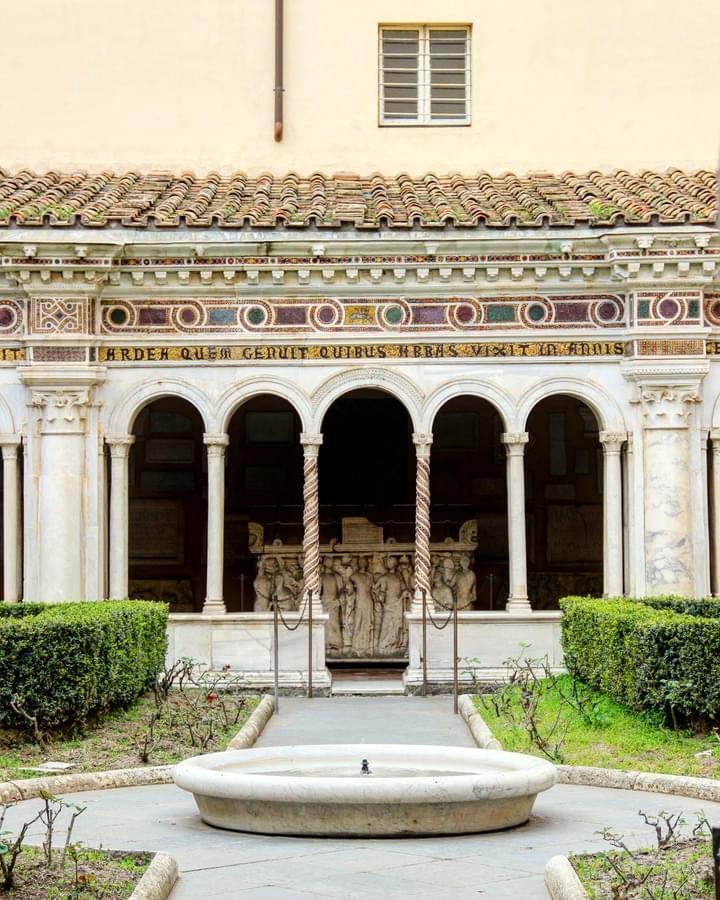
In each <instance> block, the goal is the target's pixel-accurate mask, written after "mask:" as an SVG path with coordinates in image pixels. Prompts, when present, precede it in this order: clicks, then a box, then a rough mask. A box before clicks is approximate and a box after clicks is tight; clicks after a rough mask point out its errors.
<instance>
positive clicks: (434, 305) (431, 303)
mask: <svg viewBox="0 0 720 900" xmlns="http://www.w3.org/2000/svg"><path fill="white" fill-rule="evenodd" d="M625 313H626V303H625V299H624V297H623V296H622V295H618V294H595V295H582V294H578V295H558V296H546V295H535V294H532V295H520V296H494V297H492V298H478V297H454V298H449V299H448V298H445V299H438V298H437V297H412V298H396V297H387V298H383V297H380V298H377V297H373V298H367V299H362V298H356V297H353V298H351V299H340V298H330V299H328V298H318V297H316V298H307V297H303V298H287V299H283V298H273V299H272V300H269V299H267V298H257V299H252V298H245V297H243V298H242V299H241V300H238V299H237V298H234V297H233V298H225V299H222V298H216V297H212V298H192V299H186V298H174V299H162V300H161V299H148V300H144V301H142V300H133V301H127V300H104V301H103V303H102V313H101V321H102V330H103V332H104V333H106V334H146V335H160V334H202V333H221V334H233V333H241V334H242V333H245V334H247V333H258V332H263V333H291V334H292V333H300V332H310V333H312V332H331V333H332V332H335V333H338V332H340V333H348V334H352V333H359V332H363V333H368V332H369V333H375V332H397V331H402V332H405V333H412V332H428V331H429V332H433V331H435V332H437V331H457V332H483V331H498V330H506V329H517V330H531V331H552V330H555V329H560V328H573V329H604V328H617V327H622V326H623V325H624V324H625Z"/></svg>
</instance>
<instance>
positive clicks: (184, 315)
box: [180, 306, 200, 325]
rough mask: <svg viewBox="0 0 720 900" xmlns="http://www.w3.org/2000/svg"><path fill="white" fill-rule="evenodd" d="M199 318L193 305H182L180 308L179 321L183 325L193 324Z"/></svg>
mask: <svg viewBox="0 0 720 900" xmlns="http://www.w3.org/2000/svg"><path fill="white" fill-rule="evenodd" d="M199 318H200V316H199V314H198V311H197V310H196V309H195V307H194V306H183V308H182V309H181V310H180V321H181V322H182V323H183V325H195V324H196V323H197V321H198V319H199Z"/></svg>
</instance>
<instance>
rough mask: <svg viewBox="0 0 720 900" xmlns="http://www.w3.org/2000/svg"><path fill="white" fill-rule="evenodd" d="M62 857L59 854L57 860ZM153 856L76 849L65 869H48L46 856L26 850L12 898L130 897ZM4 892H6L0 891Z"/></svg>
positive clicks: (106, 899) (20, 859)
mask: <svg viewBox="0 0 720 900" xmlns="http://www.w3.org/2000/svg"><path fill="white" fill-rule="evenodd" d="M59 856H60V854H59V853H58V852H57V851H56V857H59ZM150 859H151V855H150V854H149V853H135V852H131V853H123V852H117V851H111V850H90V849H88V848H86V847H81V848H76V849H75V850H74V851H73V853H72V854H71V853H68V854H67V856H66V858H65V861H64V865H63V866H62V867H60V866H59V865H58V864H56V866H54V867H53V868H52V869H49V868H48V867H47V864H46V862H45V857H44V854H43V852H42V851H41V850H40V849H39V848H37V847H27V846H26V847H24V848H23V851H22V853H21V854H20V856H19V857H18V861H17V864H16V866H15V872H14V877H15V887H14V888H13V889H12V890H10V891H9V892H8V897H16V898H18V900H81V898H85V897H88V898H90V897H102V898H104V900H124V898H126V897H129V896H130V895H131V894H132V892H133V890H134V889H135V886H136V884H137V883H138V881H140V879H141V878H142V876H143V873H144V872H145V870H146V869H147V867H148V865H149V864H150ZM0 891H2V888H1V887H0Z"/></svg>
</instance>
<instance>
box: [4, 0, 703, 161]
mask: <svg viewBox="0 0 720 900" xmlns="http://www.w3.org/2000/svg"><path fill="white" fill-rule="evenodd" d="M0 5H1V6H2V62H3V72H4V78H3V83H4V84H3V90H2V96H1V100H0V110H1V113H0V166H3V167H5V168H11V169H14V168H17V167H21V166H30V167H33V168H43V167H55V168H72V167H75V166H80V167H84V168H87V167H89V168H92V169H97V168H102V167H124V166H128V167H136V168H158V167H167V168H180V167H191V168H194V169H195V170H196V171H199V172H204V171H207V170H208V169H211V168H220V169H221V170H228V169H236V168H242V169H245V170H247V171H249V172H250V173H255V172H257V171H260V170H263V169H270V170H273V171H284V170H288V169H294V170H296V171H299V172H301V173H308V172H310V171H313V170H318V169H319V170H325V171H331V172H332V171H339V170H355V171H360V172H369V171H372V170H375V169H379V170H382V171H385V172H395V171H399V170H408V171H410V172H412V173H421V172H422V171H425V170H427V169H442V170H448V169H451V170H463V171H468V172H470V171H475V170H477V169H479V168H484V169H489V170H491V171H505V170H515V171H527V170H529V169H539V168H547V169H551V170H556V171H559V170H562V169H565V168H574V169H576V170H586V169H589V168H600V169H611V168H613V167H616V166H626V167H629V168H633V169H635V168H639V167H643V166H650V167H665V166H667V165H668V164H675V165H679V166H684V167H689V166H697V165H703V166H714V165H715V163H716V161H717V152H718V137H719V135H720V116H718V114H717V113H718V102H717V101H718V98H719V97H720V65H719V61H720V3H718V0H693V2H692V3H690V4H688V3H678V2H677V0H603V2H602V3H598V2H592V0H544V2H541V3H538V2H535V0H444V2H442V3H439V2H438V0H362V2H359V3H354V2H350V0H286V8H287V11H286V44H287V47H286V85H287V91H286V94H285V105H286V129H285V139H284V140H283V142H282V143H281V144H279V145H278V144H275V143H274V142H273V139H272V131H273V129H272V120H273V94H272V87H273V7H274V4H273V2H272V0H150V2H148V0H22V2H19V0H3V2H2V4H0ZM441 21H445V22H452V23H471V24H472V28H473V89H474V90H473V121H472V125H471V126H470V127H452V128H413V129H407V128H379V127H378V125H377V40H378V24H379V23H381V22H441Z"/></svg>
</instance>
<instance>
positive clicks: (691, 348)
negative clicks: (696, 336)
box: [635, 339, 705, 356]
mask: <svg viewBox="0 0 720 900" xmlns="http://www.w3.org/2000/svg"><path fill="white" fill-rule="evenodd" d="M635 353H636V354H637V355H638V356H703V355H704V354H705V341H702V340H682V339H677V340H673V339H670V340H659V341H646V340H640V341H635Z"/></svg>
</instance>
